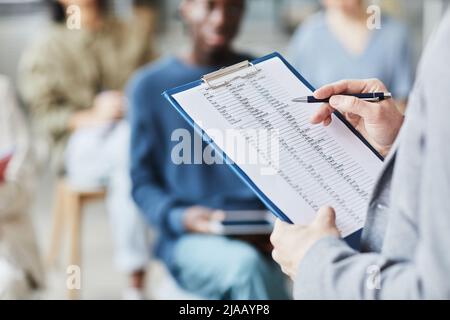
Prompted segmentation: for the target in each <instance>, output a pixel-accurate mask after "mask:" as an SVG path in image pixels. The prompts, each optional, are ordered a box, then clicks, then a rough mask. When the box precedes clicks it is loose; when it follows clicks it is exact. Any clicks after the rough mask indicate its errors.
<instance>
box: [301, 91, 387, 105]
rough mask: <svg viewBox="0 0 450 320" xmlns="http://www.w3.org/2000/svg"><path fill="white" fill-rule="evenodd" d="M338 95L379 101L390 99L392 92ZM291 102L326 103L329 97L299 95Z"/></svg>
mask: <svg viewBox="0 0 450 320" xmlns="http://www.w3.org/2000/svg"><path fill="white" fill-rule="evenodd" d="M340 96H351V97H356V98H359V99H361V100H364V101H368V102H379V101H383V100H386V99H391V98H392V94H391V93H390V92H373V93H357V94H345V93H343V94H340ZM292 102H300V103H328V102H330V98H327V99H316V98H314V96H306V97H300V98H296V99H294V100H292Z"/></svg>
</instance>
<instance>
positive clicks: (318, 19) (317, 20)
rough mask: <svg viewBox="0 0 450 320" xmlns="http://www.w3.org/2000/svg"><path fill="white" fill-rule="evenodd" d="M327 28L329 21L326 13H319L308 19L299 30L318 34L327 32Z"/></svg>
mask: <svg viewBox="0 0 450 320" xmlns="http://www.w3.org/2000/svg"><path fill="white" fill-rule="evenodd" d="M326 27H327V21H326V17H325V12H323V11H319V12H316V13H314V14H312V15H310V16H309V17H308V18H306V19H305V20H304V21H303V22H302V23H301V24H300V25H299V26H298V28H297V31H298V30H303V31H305V30H306V31H308V32H317V31H322V30H325V29H326Z"/></svg>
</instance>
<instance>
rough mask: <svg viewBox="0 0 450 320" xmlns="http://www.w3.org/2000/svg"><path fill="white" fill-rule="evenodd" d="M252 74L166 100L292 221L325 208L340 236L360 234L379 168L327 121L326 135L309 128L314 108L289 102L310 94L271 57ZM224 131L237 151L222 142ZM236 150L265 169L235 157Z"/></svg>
mask: <svg viewBox="0 0 450 320" xmlns="http://www.w3.org/2000/svg"><path fill="white" fill-rule="evenodd" d="M256 68H257V69H258V70H259V71H258V72H255V70H254V69H253V68H249V69H245V70H241V71H238V72H237V73H234V74H231V75H229V76H226V77H223V78H221V79H218V80H217V81H214V82H213V83H210V85H213V87H215V86H219V85H220V84H222V83H224V81H225V82H226V81H229V82H228V83H227V84H226V85H222V86H219V87H217V88H213V89H211V88H210V87H209V86H208V85H206V84H203V85H201V86H198V87H195V88H193V89H190V90H187V91H184V92H181V93H177V94H175V95H174V96H173V98H174V99H175V100H176V101H177V102H178V103H179V104H180V106H181V107H182V108H183V109H184V110H185V111H186V112H187V113H188V114H189V116H190V117H191V118H192V119H193V120H194V122H195V123H196V124H197V125H198V126H199V127H200V128H201V129H203V130H204V131H205V132H206V134H208V136H210V137H211V138H212V139H213V140H214V142H215V144H216V145H217V146H218V147H219V148H220V149H222V150H223V151H224V152H225V153H226V154H227V156H229V157H230V158H231V159H232V160H233V161H234V162H235V163H236V164H237V165H238V166H239V167H240V168H241V169H242V170H243V171H244V172H245V173H246V175H247V176H248V177H249V178H250V179H251V180H252V181H253V183H254V184H255V185H256V186H257V187H258V188H259V189H260V190H261V191H262V192H263V193H264V194H265V195H266V196H267V197H268V198H269V199H270V200H271V201H272V202H273V203H274V204H275V205H276V206H277V207H278V208H279V209H280V210H281V211H282V212H283V213H284V214H285V215H286V216H287V217H289V219H291V221H293V222H294V223H296V224H308V223H310V222H311V221H312V219H313V218H314V216H315V213H316V212H317V210H318V209H319V208H320V207H321V206H324V205H329V206H332V207H334V208H335V210H336V215H337V226H338V228H339V230H340V232H341V234H342V236H344V237H345V236H347V235H350V234H352V233H354V232H355V231H357V230H359V229H361V228H362V227H363V226H364V222H365V216H366V210H367V204H368V200H369V196H370V192H371V190H372V188H373V186H374V184H375V181H376V178H377V176H378V174H379V172H380V170H381V167H382V164H383V163H382V161H381V160H380V159H379V158H378V157H377V156H376V155H375V154H374V153H373V152H372V151H371V150H370V149H369V148H368V147H367V146H366V145H364V143H363V142H362V141H361V140H360V139H358V137H356V136H355V135H354V134H353V132H351V130H349V129H348V128H347V127H346V126H345V124H344V123H342V122H341V121H340V120H339V119H338V118H336V117H335V116H334V115H333V117H334V118H333V122H332V124H331V125H330V126H329V127H327V128H324V127H323V126H321V125H317V126H312V125H310V123H309V119H310V116H311V115H312V114H313V112H314V111H315V110H316V108H318V107H319V105H311V104H299V103H293V102H291V101H292V99H294V98H296V97H299V96H306V95H310V94H311V91H310V90H309V89H308V88H307V87H306V86H305V85H304V84H303V83H302V82H301V81H299V79H298V78H297V77H296V76H295V75H294V74H292V72H291V71H290V70H289V69H288V68H287V66H286V65H285V64H284V63H283V62H282V61H281V60H280V59H279V58H278V57H276V58H273V59H270V60H267V61H264V62H262V63H259V64H257V65H256ZM230 130H234V131H233V133H232V134H236V132H238V133H239V134H238V135H237V137H235V138H236V139H237V140H238V141H237V142H238V145H240V146H241V147H236V144H232V143H230V139H226V137H227V136H229V133H230ZM253 130H254V131H253ZM264 131H266V132H271V134H270V135H267V136H264V134H261V135H259V133H261V132H264ZM249 132H250V133H249ZM253 132H257V133H258V135H256V136H254V135H252V133H253ZM269 137H270V139H269ZM268 140H270V141H271V143H269V144H267V143H265V142H266V141H268ZM273 140H275V142H276V143H275V144H274V143H273ZM243 146H245V150H247V152H248V154H253V153H251V152H250V151H248V150H252V151H254V152H255V153H257V155H258V156H259V157H260V158H259V159H260V160H261V159H264V160H265V162H264V163H263V161H257V162H256V163H255V162H254V161H252V160H250V158H251V156H248V157H241V153H239V150H240V151H242V149H243V148H244V147H243ZM267 146H271V147H268V148H267ZM274 146H275V147H274ZM236 150H238V151H237V152H236ZM224 165H225V164H224Z"/></svg>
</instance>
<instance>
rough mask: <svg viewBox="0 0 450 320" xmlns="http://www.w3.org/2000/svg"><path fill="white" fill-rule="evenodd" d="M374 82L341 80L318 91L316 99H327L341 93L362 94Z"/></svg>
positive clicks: (315, 94)
mask: <svg viewBox="0 0 450 320" xmlns="http://www.w3.org/2000/svg"><path fill="white" fill-rule="evenodd" d="M371 83H372V80H341V81H338V82H335V83H332V84H329V85H326V86H323V87H322V88H320V89H318V90H316V91H315V92H314V97H315V98H317V99H326V98H329V97H331V96H334V95H337V94H341V93H362V92H364V91H366V90H367V88H368V85H369V84H371Z"/></svg>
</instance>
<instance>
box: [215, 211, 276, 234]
mask: <svg viewBox="0 0 450 320" xmlns="http://www.w3.org/2000/svg"><path fill="white" fill-rule="evenodd" d="M274 221H275V219H274V217H273V215H271V214H270V212H269V211H267V210H250V211H226V212H225V219H224V220H222V221H214V222H212V226H211V230H212V232H213V233H214V234H219V235H226V236H233V235H268V234H271V233H272V230H273V226H274Z"/></svg>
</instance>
